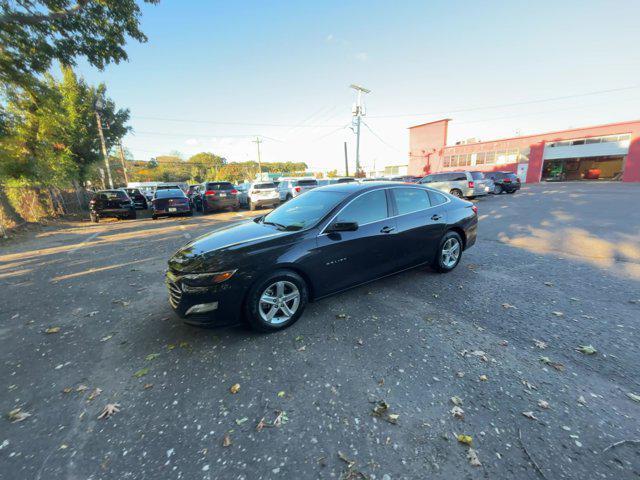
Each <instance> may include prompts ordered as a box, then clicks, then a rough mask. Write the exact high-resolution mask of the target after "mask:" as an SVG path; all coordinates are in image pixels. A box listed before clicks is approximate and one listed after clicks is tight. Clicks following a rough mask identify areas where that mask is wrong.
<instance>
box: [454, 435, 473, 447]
mask: <svg viewBox="0 0 640 480" xmlns="http://www.w3.org/2000/svg"><path fill="white" fill-rule="evenodd" d="M456 439H457V440H458V441H459V442H460V443H464V444H465V445H471V443H472V442H473V437H472V436H471V435H464V434H462V433H461V434H460V435H456Z"/></svg>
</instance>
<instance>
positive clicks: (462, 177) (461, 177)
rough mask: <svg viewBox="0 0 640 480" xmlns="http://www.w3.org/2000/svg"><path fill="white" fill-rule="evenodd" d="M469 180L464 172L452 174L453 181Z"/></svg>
mask: <svg viewBox="0 0 640 480" xmlns="http://www.w3.org/2000/svg"><path fill="white" fill-rule="evenodd" d="M466 180H467V176H466V175H465V174H464V173H452V174H451V180H450V181H451V182H465V181H466Z"/></svg>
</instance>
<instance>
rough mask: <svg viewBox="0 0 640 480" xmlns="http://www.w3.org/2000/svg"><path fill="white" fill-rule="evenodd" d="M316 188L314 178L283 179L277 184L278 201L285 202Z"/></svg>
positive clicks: (316, 183) (316, 184) (316, 182)
mask: <svg viewBox="0 0 640 480" xmlns="http://www.w3.org/2000/svg"><path fill="white" fill-rule="evenodd" d="M317 186H318V181H317V180H316V179H315V178H283V179H281V180H280V183H279V184H278V193H279V194H280V201H281V202H286V201H287V200H291V199H292V198H294V197H297V196H298V195H300V194H303V193H304V192H308V191H309V190H313V189H314V188H316V187H317Z"/></svg>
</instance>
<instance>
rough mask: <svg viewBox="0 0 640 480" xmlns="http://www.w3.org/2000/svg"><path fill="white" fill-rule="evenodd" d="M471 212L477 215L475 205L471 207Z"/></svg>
mask: <svg viewBox="0 0 640 480" xmlns="http://www.w3.org/2000/svg"><path fill="white" fill-rule="evenodd" d="M471 210H473V213H475V214H476V215H477V214H478V207H476V206H475V205H472V206H471Z"/></svg>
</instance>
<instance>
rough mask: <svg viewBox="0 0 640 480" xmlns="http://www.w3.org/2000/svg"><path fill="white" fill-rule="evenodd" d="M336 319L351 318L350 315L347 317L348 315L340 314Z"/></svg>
mask: <svg viewBox="0 0 640 480" xmlns="http://www.w3.org/2000/svg"><path fill="white" fill-rule="evenodd" d="M336 318H351V317H350V316H349V315H347V314H346V313H338V314H337V315H336Z"/></svg>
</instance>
